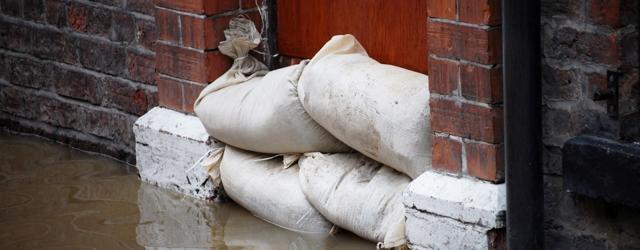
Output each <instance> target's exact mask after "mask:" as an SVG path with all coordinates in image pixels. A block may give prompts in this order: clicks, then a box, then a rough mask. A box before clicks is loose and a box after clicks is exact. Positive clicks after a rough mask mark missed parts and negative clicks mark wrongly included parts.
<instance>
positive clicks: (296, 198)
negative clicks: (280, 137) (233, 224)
mask: <svg viewBox="0 0 640 250" xmlns="http://www.w3.org/2000/svg"><path fill="white" fill-rule="evenodd" d="M298 172H299V167H298V165H297V164H294V165H293V166H291V167H289V168H286V169H285V168H284V167H283V164H282V159H278V158H273V157H272V156H271V155H265V154H258V153H253V152H248V151H244V150H241V149H236V148H233V147H230V146H227V147H226V149H225V152H224V156H223V157H222V162H221V163H220V176H221V179H222V185H223V186H224V190H225V192H226V193H227V195H228V196H229V198H231V199H232V200H234V201H235V202H236V203H238V204H240V206H242V207H244V208H246V209H247V210H249V211H250V212H251V213H253V214H254V215H255V216H257V217H259V218H261V219H263V220H265V221H268V222H270V223H272V224H274V225H277V226H280V227H283V228H286V229H289V230H293V231H299V232H305V233H324V234H326V233H328V232H329V231H330V230H331V227H332V224H331V223H330V222H328V221H327V220H326V219H325V218H324V217H322V215H320V213H318V211H317V210H316V209H314V208H313V207H312V206H311V204H309V202H308V201H307V199H306V198H305V196H304V194H303V193H302V190H301V189H300V183H299V180H298Z"/></svg>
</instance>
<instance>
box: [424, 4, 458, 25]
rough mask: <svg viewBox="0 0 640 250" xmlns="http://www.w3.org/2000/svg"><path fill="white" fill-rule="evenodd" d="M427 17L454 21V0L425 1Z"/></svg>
mask: <svg viewBox="0 0 640 250" xmlns="http://www.w3.org/2000/svg"><path fill="white" fill-rule="evenodd" d="M427 4H428V5H427V12H428V14H429V17H437V18H444V19H449V20H456V0H427Z"/></svg>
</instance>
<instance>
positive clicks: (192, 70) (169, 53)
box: [156, 44, 231, 83]
mask: <svg viewBox="0 0 640 250" xmlns="http://www.w3.org/2000/svg"><path fill="white" fill-rule="evenodd" d="M230 66H231V60H230V59H229V58H228V57H226V56H225V55H223V54H221V53H220V52H219V51H199V50H194V49H186V48H181V47H177V46H171V45H166V44H156V69H157V71H158V72H159V73H163V74H166V75H170V76H173V77H177V78H180V79H185V80H190V81H194V82H198V83H209V82H212V81H213V80H215V79H216V78H218V77H219V76H220V75H222V73H224V72H225V71H226V70H227V69H229V67H230Z"/></svg>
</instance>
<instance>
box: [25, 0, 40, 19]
mask: <svg viewBox="0 0 640 250" xmlns="http://www.w3.org/2000/svg"><path fill="white" fill-rule="evenodd" d="M24 18H25V19H28V20H34V21H38V22H40V21H44V2H43V0H24Z"/></svg>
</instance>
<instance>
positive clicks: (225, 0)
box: [155, 0, 239, 15]
mask: <svg viewBox="0 0 640 250" xmlns="http://www.w3.org/2000/svg"><path fill="white" fill-rule="evenodd" d="M155 4H156V5H158V6H162V7H165V8H169V9H174V10H181V11H186V12H191V13H196V14H207V15H210V14H217V13H222V12H225V11H230V10H235V9H238V8H239V6H238V5H239V1H238V0H216V1H210V0H191V1H181V0H155Z"/></svg>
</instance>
